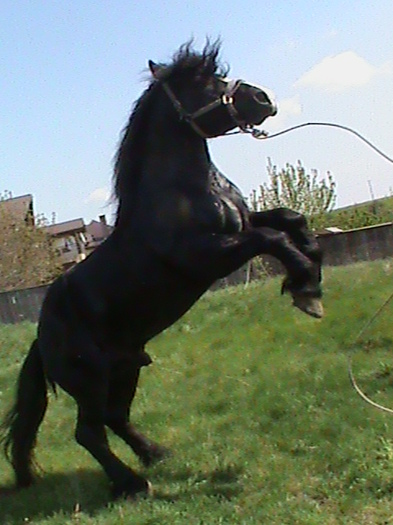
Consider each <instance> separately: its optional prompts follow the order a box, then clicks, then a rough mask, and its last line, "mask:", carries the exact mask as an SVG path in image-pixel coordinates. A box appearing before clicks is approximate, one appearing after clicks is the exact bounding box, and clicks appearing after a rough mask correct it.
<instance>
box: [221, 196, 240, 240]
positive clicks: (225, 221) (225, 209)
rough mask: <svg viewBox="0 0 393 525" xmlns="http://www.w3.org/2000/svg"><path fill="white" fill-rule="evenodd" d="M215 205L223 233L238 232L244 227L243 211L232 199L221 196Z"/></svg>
mask: <svg viewBox="0 0 393 525" xmlns="http://www.w3.org/2000/svg"><path fill="white" fill-rule="evenodd" d="M214 206H215V210H216V216H217V217H216V218H217V222H218V224H219V227H220V231H221V233H236V232H240V231H242V230H243V229H244V216H243V213H242V212H241V210H240V209H239V207H238V206H237V205H236V204H235V203H234V202H233V201H232V200H231V199H229V198H227V197H225V196H220V198H217V199H216V200H215V202H214Z"/></svg>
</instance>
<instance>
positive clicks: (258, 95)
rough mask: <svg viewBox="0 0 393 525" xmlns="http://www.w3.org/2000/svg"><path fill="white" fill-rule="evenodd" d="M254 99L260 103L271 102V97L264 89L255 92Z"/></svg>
mask: <svg viewBox="0 0 393 525" xmlns="http://www.w3.org/2000/svg"><path fill="white" fill-rule="evenodd" d="M254 100H256V101H257V102H259V103H260V104H271V102H270V99H269V97H268V96H267V95H266V93H264V92H263V91H258V92H257V93H255V95H254Z"/></svg>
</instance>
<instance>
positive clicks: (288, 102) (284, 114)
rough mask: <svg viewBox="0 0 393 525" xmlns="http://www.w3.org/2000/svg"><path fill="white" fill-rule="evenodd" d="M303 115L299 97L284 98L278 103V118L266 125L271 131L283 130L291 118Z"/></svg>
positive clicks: (267, 122)
mask: <svg viewBox="0 0 393 525" xmlns="http://www.w3.org/2000/svg"><path fill="white" fill-rule="evenodd" d="M301 113H302V106H301V104H300V99H299V95H295V96H294V97H291V98H283V99H282V100H279V102H278V113H277V116H275V117H273V118H271V119H268V120H267V121H266V125H267V126H268V127H269V130H270V131H272V130H278V129H281V128H282V127H283V126H284V125H285V123H286V122H287V120H288V119H289V118H290V117H297V116H299V115H301Z"/></svg>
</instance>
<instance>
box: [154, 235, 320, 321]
mask: <svg viewBox="0 0 393 525" xmlns="http://www.w3.org/2000/svg"><path fill="white" fill-rule="evenodd" d="M262 254H268V255H272V256H273V257H276V258H277V259H278V260H279V261H280V262H281V263H282V264H283V266H284V267H285V269H286V271H287V278H286V280H285V282H284V291H288V292H290V293H291V295H292V296H293V298H294V305H295V306H297V307H299V308H300V309H301V310H303V311H305V312H306V313H308V314H309V315H312V316H314V317H321V316H322V305H321V302H320V300H319V299H320V297H321V296H322V291H321V286H320V282H321V271H320V265H318V264H316V263H314V262H313V261H312V260H311V259H310V258H309V257H308V256H306V255H305V254H304V253H302V252H301V251H300V250H299V249H298V247H297V246H296V245H295V244H294V243H293V242H292V241H291V239H290V237H289V236H288V235H287V234H286V233H283V232H282V231H279V230H276V229H273V228H268V227H259V228H251V229H249V230H246V231H243V232H239V233H234V234H205V235H199V236H195V237H192V238H191V239H185V240H183V242H177V243H174V244H173V247H172V250H171V251H170V254H165V255H164V256H165V257H167V258H168V259H169V260H170V262H171V265H172V266H174V267H176V266H177V268H178V272H179V273H181V274H183V275H184V276H188V277H189V278H190V279H192V280H201V281H205V282H206V283H209V282H210V283H213V282H214V281H215V280H217V279H219V278H221V277H225V276H226V275H228V274H230V273H231V272H234V271H235V270H237V269H238V268H240V267H241V266H242V265H243V264H245V263H246V262H247V261H248V260H250V259H251V258H253V257H255V256H256V255H262Z"/></svg>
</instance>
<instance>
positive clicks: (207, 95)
mask: <svg viewBox="0 0 393 525" xmlns="http://www.w3.org/2000/svg"><path fill="white" fill-rule="evenodd" d="M218 53H219V45H218V44H217V43H214V44H210V43H208V44H207V45H206V46H205V48H204V50H203V52H202V53H197V52H195V51H194V50H193V49H192V46H191V44H186V45H184V46H182V47H181V48H180V50H179V51H178V52H177V53H176V55H175V56H174V58H173V61H172V63H170V64H169V65H157V64H154V63H153V62H150V63H149V66H150V70H151V73H152V79H151V82H150V85H149V86H148V88H147V89H146V91H145V92H144V93H143V94H142V96H141V97H140V99H139V100H138V101H137V103H136V105H135V107H134V110H133V112H132V114H131V117H130V120H129V122H128V125H127V126H126V129H125V132H124V135H123V138H122V141H121V144H120V147H119V151H118V153H117V157H116V163H115V173H114V186H115V194H116V197H117V201H118V208H117V216H116V224H115V228H114V231H113V233H112V234H111V235H110V237H109V238H108V239H107V240H106V241H105V242H104V243H103V244H102V245H101V246H100V247H99V248H98V249H97V250H96V251H95V252H94V253H93V254H92V255H90V256H89V257H88V258H87V259H86V260H85V261H83V262H82V263H80V264H78V265H77V266H75V267H74V268H73V269H72V270H71V271H68V272H67V273H65V274H64V275H63V276H61V277H60V278H58V279H57V280H56V281H55V282H54V283H53V284H52V285H51V286H50V288H49V290H48V293H47V295H46V298H45V300H44V303H43V306H42V311H41V316H40V321H39V325H38V334H37V338H36V340H35V341H34V342H33V344H32V346H31V349H30V352H29V354H28V355H27V357H26V360H25V361H24V364H23V366H22V369H21V372H20V375H19V380H18V388H17V397H16V402H15V404H14V407H13V408H12V410H11V411H10V413H9V414H8V416H7V418H6V420H5V422H4V424H3V438H2V439H3V444H4V447H5V452H6V454H7V457H8V459H9V460H10V462H11V464H12V467H13V469H14V471H15V475H16V486H17V488H19V487H27V486H29V485H30V484H31V483H32V482H33V467H32V453H33V448H34V445H35V438H36V434H37V431H38V427H39V425H40V423H41V421H42V419H43V417H44V414H45V410H46V407H47V387H48V384H49V385H52V386H53V388H55V386H56V385H59V386H60V387H61V388H63V389H64V390H65V391H66V392H68V393H69V394H70V395H71V396H72V397H73V398H74V399H75V401H76V403H77V405H78V418H77V425H76V433H75V437H76V441H77V442H78V443H79V444H80V445H82V446H83V447H85V448H86V449H87V450H88V451H89V452H90V453H91V454H92V456H94V458H95V459H96V460H97V461H98V462H99V463H100V464H101V466H102V467H103V469H104V471H105V472H106V474H107V476H108V477H109V479H110V481H111V483H112V486H113V492H114V495H115V496H118V495H127V496H131V497H132V496H135V495H136V494H137V493H142V494H143V493H148V492H149V489H150V484H149V483H148V481H147V480H146V479H144V478H143V477H142V476H140V475H139V474H137V473H136V472H135V471H133V470H131V469H130V468H129V467H128V466H126V465H125V464H124V463H123V462H122V461H120V460H119V459H118V458H117V457H116V456H115V455H114V454H113V452H112V451H111V450H110V448H109V445H108V440H107V435H106V427H109V428H110V429H112V430H113V432H115V433H116V434H117V435H118V436H120V437H121V438H122V439H123V440H124V441H125V442H126V443H127V444H128V445H129V446H130V447H131V448H132V450H133V451H134V452H135V453H136V454H137V456H138V457H139V458H140V460H141V461H142V463H143V464H144V465H146V466H148V465H150V464H152V463H153V462H155V461H157V460H160V459H162V458H163V457H164V456H165V455H166V453H167V451H166V449H165V448H163V447H161V446H159V445H157V444H155V443H152V442H151V441H149V440H148V439H147V438H146V437H144V436H143V435H142V434H140V433H139V432H137V431H136V429H135V428H134V427H133V426H132V425H131V424H130V423H129V412H130V406H131V403H132V400H133V398H134V395H135V391H136V387H137V383H138V378H139V374H140V369H141V367H143V366H146V365H148V364H150V362H151V359H150V357H149V355H148V354H147V353H146V352H145V350H144V348H145V344H146V343H147V342H148V341H149V340H150V339H151V338H152V337H154V336H155V335H157V334H158V333H160V332H162V330H164V329H165V328H166V327H168V326H170V325H171V324H172V323H174V322H175V321H176V320H177V319H179V317H181V316H182V315H183V314H184V313H185V312H186V311H187V310H188V309H189V308H190V307H191V306H192V305H193V304H194V303H195V302H196V301H197V300H198V299H199V297H200V296H201V295H202V294H203V293H204V292H205V291H206V290H207V289H208V288H209V287H210V286H211V285H212V283H213V282H214V281H216V280H217V279H218V278H220V277H223V276H226V275H228V274H229V273H230V272H232V271H234V270H236V269H237V268H239V267H240V266H242V265H243V264H244V263H245V262H246V261H248V260H249V259H250V258H252V257H254V256H256V255H258V254H262V253H268V254H271V255H273V256H275V257H277V258H278V259H279V260H280V261H281V262H282V264H283V265H284V267H285V268H286V271H287V277H286V278H285V281H284V289H285V290H287V291H288V292H289V293H290V294H291V295H292V297H293V299H294V304H295V305H297V306H299V307H300V308H302V309H303V310H305V311H307V312H308V313H310V314H311V315H315V316H320V315H321V309H320V301H319V298H320V297H321V288H320V281H321V270H320V269H321V255H320V250H319V247H318V244H317V242H316V240H315V238H314V237H313V235H312V234H311V233H310V232H309V231H308V229H307V225H306V221H305V219H304V217H303V216H301V215H299V214H297V213H294V212H291V211H289V210H285V209H279V210H272V211H267V212H261V213H250V211H249V210H248V209H247V206H246V204H245V201H244V199H243V198H242V196H241V194H240V192H239V191H238V190H237V189H236V188H235V187H234V186H233V185H232V184H231V183H230V182H229V181H228V180H227V179H226V178H225V177H224V176H223V175H221V174H220V173H219V172H218V171H217V170H216V168H215V167H214V165H213V164H212V163H211V161H210V157H209V152H208V148H207V143H206V139H207V138H211V137H216V136H219V135H223V134H225V133H226V132H228V131H229V130H231V129H234V128H235V127H240V128H241V129H243V130H247V129H249V128H250V127H252V126H253V125H255V124H260V123H262V122H263V121H264V120H265V119H266V118H267V117H269V116H273V115H275V113H276V107H275V105H274V103H273V101H272V100H270V98H269V96H268V95H267V94H266V93H265V92H264V91H263V89H261V88H259V87H257V86H255V85H253V84H249V83H247V82H244V81H240V80H238V81H231V80H229V79H227V78H226V76H225V72H224V71H223V70H222V69H220V67H219V66H218V63H217V60H218Z"/></svg>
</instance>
